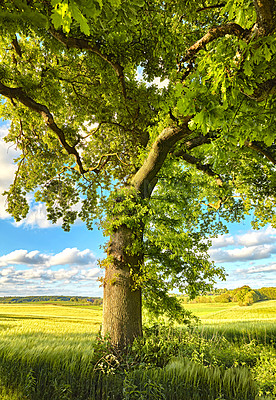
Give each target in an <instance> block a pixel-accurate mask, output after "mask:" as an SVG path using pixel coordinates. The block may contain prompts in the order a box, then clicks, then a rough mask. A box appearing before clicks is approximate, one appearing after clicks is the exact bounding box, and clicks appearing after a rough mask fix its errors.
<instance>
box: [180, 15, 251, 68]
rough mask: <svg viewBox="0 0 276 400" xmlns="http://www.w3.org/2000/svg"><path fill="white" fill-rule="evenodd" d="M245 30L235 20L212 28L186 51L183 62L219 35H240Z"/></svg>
mask: <svg viewBox="0 0 276 400" xmlns="http://www.w3.org/2000/svg"><path fill="white" fill-rule="evenodd" d="M244 32H245V30H244V29H243V28H242V27H241V26H240V25H238V24H235V23H233V22H230V23H228V24H225V25H221V26H217V27H216V28H212V29H210V30H209V32H207V33H206V35H204V36H203V37H202V38H201V39H199V40H198V41H197V42H196V43H194V44H193V45H192V46H191V47H190V48H189V49H188V50H187V51H186V54H185V55H184V56H183V57H182V59H181V63H184V62H187V61H188V60H190V59H191V58H193V57H194V56H195V54H197V53H198V52H199V51H200V50H202V49H203V48H204V47H205V46H206V44H208V43H211V42H213V41H214V40H216V39H218V38H219V37H223V36H225V35H234V36H238V37H239V36H242V35H243V34H244Z"/></svg>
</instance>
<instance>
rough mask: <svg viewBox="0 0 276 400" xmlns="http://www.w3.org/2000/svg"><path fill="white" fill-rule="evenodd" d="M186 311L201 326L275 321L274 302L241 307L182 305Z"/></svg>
mask: <svg viewBox="0 0 276 400" xmlns="http://www.w3.org/2000/svg"><path fill="white" fill-rule="evenodd" d="M184 307H185V308H186V309H187V310H190V311H192V312H193V313H194V314H195V315H196V316H197V317H199V318H200V319H201V321H202V323H203V324H209V323H210V324H212V323H216V322H220V323H221V322H224V321H225V322H236V321H260V320H261V321H275V320H276V300H268V301H262V302H259V303H254V304H252V305H251V306H248V307H241V306H239V305H238V304H237V303H212V304H210V303H201V304H184Z"/></svg>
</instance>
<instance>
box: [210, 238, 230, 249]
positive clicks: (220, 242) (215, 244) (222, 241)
mask: <svg viewBox="0 0 276 400" xmlns="http://www.w3.org/2000/svg"><path fill="white" fill-rule="evenodd" d="M233 244H235V240H234V237H233V236H230V235H220V236H218V237H217V238H214V239H212V248H213V249H217V248H221V247H227V246H231V245H233Z"/></svg>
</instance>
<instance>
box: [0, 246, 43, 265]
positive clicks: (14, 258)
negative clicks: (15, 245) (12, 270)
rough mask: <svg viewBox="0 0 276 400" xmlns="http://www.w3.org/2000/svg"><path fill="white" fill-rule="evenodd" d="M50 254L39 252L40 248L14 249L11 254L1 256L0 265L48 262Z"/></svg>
mask: <svg viewBox="0 0 276 400" xmlns="http://www.w3.org/2000/svg"><path fill="white" fill-rule="evenodd" d="M48 259H49V256H47V255H46V254H39V251H38V250H34V251H30V252H28V251H27V250H14V251H12V252H11V253H9V254H6V255H4V256H2V257H0V267H3V266H8V265H10V264H16V265H39V264H45V263H47V262H48Z"/></svg>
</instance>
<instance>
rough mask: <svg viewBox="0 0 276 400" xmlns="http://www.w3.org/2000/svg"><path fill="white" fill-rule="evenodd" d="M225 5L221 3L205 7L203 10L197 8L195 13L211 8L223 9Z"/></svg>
mask: <svg viewBox="0 0 276 400" xmlns="http://www.w3.org/2000/svg"><path fill="white" fill-rule="evenodd" d="M225 4H226V3H221V4H215V5H214V6H207V7H203V8H198V9H197V10H196V12H201V11H206V10H211V9H213V8H221V7H224V6H225Z"/></svg>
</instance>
